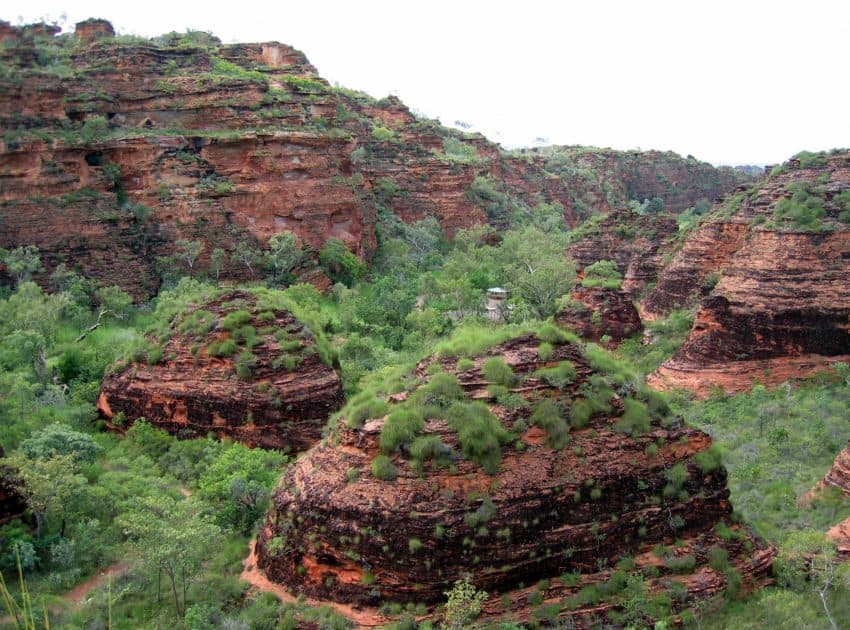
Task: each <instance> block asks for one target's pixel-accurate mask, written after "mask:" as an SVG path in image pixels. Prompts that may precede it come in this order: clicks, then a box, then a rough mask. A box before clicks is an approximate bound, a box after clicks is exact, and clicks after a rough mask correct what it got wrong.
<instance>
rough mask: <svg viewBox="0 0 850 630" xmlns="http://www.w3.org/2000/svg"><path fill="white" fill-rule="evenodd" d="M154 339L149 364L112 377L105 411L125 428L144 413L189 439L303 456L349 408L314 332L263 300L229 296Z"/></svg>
mask: <svg viewBox="0 0 850 630" xmlns="http://www.w3.org/2000/svg"><path fill="white" fill-rule="evenodd" d="M153 341H154V342H158V343H159V345H153V346H151V348H150V349H148V351H147V355H148V358H147V362H142V361H141V360H137V361H135V362H132V363H129V364H128V365H125V366H123V367H120V368H118V369H116V370H114V371H113V372H111V373H110V374H108V375H107V376H106V378H105V379H104V381H103V385H102V386H101V392H100V396H99V398H98V405H97V406H98V409H99V411H100V413H101V414H102V415H103V416H104V417H106V418H107V420H108V421H109V422H110V423H111V424H112V426H114V427H116V428H119V429H120V428H121V427H122V426H124V423H126V422H133V421H135V420H137V419H138V418H140V417H144V418H146V419H147V420H148V421H149V422H150V423H151V424H154V425H156V426H158V427H161V428H163V429H166V430H167V431H169V432H171V433H174V434H175V435H178V436H180V437H202V436H205V435H207V434H208V433H215V434H217V435H220V436H227V437H230V438H233V439H235V440H238V441H241V442H245V443H246V444H249V445H251V446H261V447H264V448H276V449H282V450H290V449H291V450H304V449H306V448H308V447H309V446H311V445H312V444H313V443H314V442H316V441H317V440H318V439H319V438H320V437H321V433H322V427H323V426H324V425H325V423H326V421H327V419H328V416H329V415H330V414H331V413H332V412H333V411H335V410H336V409H338V408H339V407H340V405H341V404H342V400H343V396H342V386H341V383H340V379H339V376H338V375H337V373H336V372H335V371H334V370H333V369H332V368H331V367H329V366H328V365H326V364H325V363H323V362H322V357H321V356H320V353H321V351H322V350H321V348H320V347H317V345H316V340H315V339H314V338H313V336H312V334H311V333H310V331H309V330H308V329H306V328H305V327H304V325H303V324H302V323H300V322H299V321H298V320H296V319H295V317H293V316H292V314H291V313H290V312H289V311H287V310H285V309H283V308H281V307H279V306H278V305H276V304H275V303H273V302H269V301H264V300H263V298H262V297H260V298H258V297H257V296H255V295H253V294H250V293H245V292H242V291H231V292H227V293H224V294H222V295H220V296H218V297H217V298H215V299H214V300H212V301H211V302H209V303H207V304H203V305H201V306H200V307H198V308H195V309H193V310H190V311H187V312H186V313H183V314H182V315H180V316H179V317H178V318H176V320H175V321H174V322H173V323H172V325H171V328H170V329H169V330H168V331H167V332H166V333H165V334H163V335H161V336H160V337H158V338H154V339H153ZM152 353H153V354H152ZM152 357H153V358H152ZM119 413H120V414H123V415H121V416H119V415H118V414H119Z"/></svg>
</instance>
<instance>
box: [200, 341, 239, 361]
mask: <svg viewBox="0 0 850 630" xmlns="http://www.w3.org/2000/svg"><path fill="white" fill-rule="evenodd" d="M238 350H239V346H238V345H237V344H236V342H235V341H234V340H233V339H230V338H228V339H222V340H221V341H214V342H212V343H211V344H210V345H208V346H207V354H208V355H210V356H211V357H230V356H233V355H234V354H236V352H237V351H238Z"/></svg>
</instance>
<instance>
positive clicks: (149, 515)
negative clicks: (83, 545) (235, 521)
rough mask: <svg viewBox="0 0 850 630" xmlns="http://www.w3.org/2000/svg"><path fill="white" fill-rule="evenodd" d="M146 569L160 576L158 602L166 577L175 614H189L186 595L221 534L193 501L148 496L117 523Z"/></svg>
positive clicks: (158, 577) (157, 576) (157, 580)
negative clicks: (187, 612)
mask: <svg viewBox="0 0 850 630" xmlns="http://www.w3.org/2000/svg"><path fill="white" fill-rule="evenodd" d="M117 522H118V524H119V525H120V526H121V527H122V529H123V531H124V534H125V535H126V536H127V537H128V539H129V541H130V546H131V549H132V551H133V553H134V555H136V556H137V557H138V559H139V561H140V563H141V564H142V566H143V567H144V568H146V569H147V570H148V571H150V572H151V573H155V574H156V584H157V594H156V595H157V602H159V601H160V598H161V596H162V577H163V576H165V578H166V580H167V585H168V586H169V587H170V591H171V597H172V600H173V602H174V610H175V611H176V612H177V615H178V616H180V617H182V616H183V615H184V614H185V612H186V595H187V593H188V590H189V586H191V584H192V582H194V581H195V579H196V578H197V576H198V573H199V572H200V570H201V565H202V562H203V561H204V559H205V557H206V555H207V553H208V550H209V549H210V546H211V545H213V544H215V543H216V541H218V540H219V539H220V536H221V530H220V529H219V527H218V526H217V525H215V524H214V523H212V522H211V521H210V520H209V517H208V516H206V515H205V514H204V513H203V510H202V508H201V506H200V505H198V504H197V503H196V502H195V501H194V500H193V499H191V498H188V499H182V500H177V499H173V498H171V497H168V496H148V497H145V498H144V499H142V500H141V501H139V502H138V503H137V504H136V505H134V507H133V508H132V509H131V510H129V511H128V512H126V513H124V514H122V515H121V516H120V517H119V518H118V519H117Z"/></svg>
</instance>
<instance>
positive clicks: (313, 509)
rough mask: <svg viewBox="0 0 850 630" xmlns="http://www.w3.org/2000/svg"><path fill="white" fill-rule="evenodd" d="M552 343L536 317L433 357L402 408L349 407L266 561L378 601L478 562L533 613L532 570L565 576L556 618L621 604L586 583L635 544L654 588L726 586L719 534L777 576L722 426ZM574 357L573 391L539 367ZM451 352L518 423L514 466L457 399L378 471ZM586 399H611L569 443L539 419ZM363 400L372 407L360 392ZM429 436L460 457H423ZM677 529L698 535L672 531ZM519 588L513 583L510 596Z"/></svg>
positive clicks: (483, 580) (282, 508)
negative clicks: (483, 461)
mask: <svg viewBox="0 0 850 630" xmlns="http://www.w3.org/2000/svg"><path fill="white" fill-rule="evenodd" d="M539 345H540V341H539V339H538V338H537V337H536V336H534V335H532V334H527V335H523V336H520V337H517V338H514V339H512V340H509V341H507V342H505V343H503V344H501V345H499V346H496V347H494V348H492V349H491V350H489V351H487V352H485V353H483V354H482V355H479V356H476V357H475V358H474V359H473V366H472V367H468V368H467V369H464V370H462V371H458V369H457V367H456V366H457V358H453V357H446V358H442V359H438V358H431V359H428V360H426V361H423V362H421V363H420V364H419V365H418V366H417V368H416V370H415V372H414V375H413V376H414V378H415V381H414V382H415V383H416V382H418V383H420V385H419V386H418V388H416V386H415V385H414V386H413V387H414V389H413V391H407V390H402V391H401V392H399V393H396V394H393V395H391V396H390V397H389V401H390V408H389V413H390V415H389V417H388V416H383V417H380V418H372V419H367V420H366V421H365V424H363V426H362V427H360V428H352V427H349V426H348V424H347V423H346V422H345V421H344V420H341V421H340V424H339V426H338V427H337V428H336V429H335V433H334V434H333V436H332V437H331V438H330V439H329V440H328V441H327V442H326V443H322V444H320V445H317V446H316V447H314V448H313V449H311V450H310V451H309V452H308V453H307V454H306V455H305V456H304V457H302V458H301V459H300V460H299V461H298V462H297V463H296V464H295V465H294V466H292V467H291V468H290V469H289V470H288V471H287V473H286V475H285V476H284V478H283V479H282V481H281V483H280V485H279V489H278V490H277V492H276V494H275V496H274V499H273V505H272V507H271V509H270V513H269V517H268V520H267V522H266V525H265V527H264V528H263V530H262V532H261V534H260V537H259V540H258V561H259V564H260V566H261V568H263V569H264V570H265V571H266V573H267V574H268V576H269V577H270V578H271V579H272V580H273V581H275V582H278V583H281V584H284V585H286V586H287V587H288V588H289V589H290V590H291V591H292V592H295V593H304V594H306V595H308V596H311V597H318V598H321V599H326V600H332V601H337V602H348V603H356V604H361V605H370V604H376V603H377V602H379V601H381V600H398V601H417V602H435V601H438V600H441V599H443V597H444V595H443V593H444V592H445V591H447V590H449V589H450V588H451V586H452V585H453V583H454V582H455V580H457V579H459V578H460V577H461V576H463V575H465V574H467V573H471V574H472V575H473V579H474V582H475V584H476V586H478V587H479V588H482V589H484V590H486V591H487V592H488V593H490V595H491V599H490V600H489V601H488V602H487V604H486V606H485V609H486V613H487V614H488V615H498V614H504V613H510V614H511V615H513V616H514V617H516V618H519V619H527V618H529V617H530V616H531V615H532V614H533V612H534V609H535V605H534V604H532V602H533V601H534V598H535V597H537V596H535V595H534V594H533V593H532V591H533V590H534V589H524V588H523V587H522V584H523V583H524V584H533V583H536V582H537V581H538V580H542V579H550V578H551V581H550V582H549V583H548V585H547V586H546V588H545V589H544V591H545V592H544V593H543V596H542V599H543V601H544V602H545V603H546V604H553V603H555V604H558V606H556V611H555V613H554V616H555V617H557V616H567V615H574V616H575V617H576V618H577V619H582V618H587V617H588V616H589V615H598V614H602V615H604V614H605V612H606V610H608V609H609V608H610V607H615V606H616V605H617V602H618V597H617V596H616V595H614V596H611V597H608V598H602V599H596V600H593V601H592V602H589V601H584V602H582V601H581V600H580V598H578V597H576V594H577V593H578V591H579V590H580V589H581V588H582V587H584V586H588V585H592V584H595V585H597V586H599V585H600V584H602V583H605V582H606V581H608V580H609V579H610V578H611V576H612V573H613V572H614V569H613V567H614V565H615V564H616V563H617V562H619V561H620V560H622V559H623V558H625V557H627V556H628V557H632V556H633V557H634V559H635V563H636V567H635V569H634V571H638V572H640V571H649V569H648V567H649V566H650V565H652V566H656V567H658V569H657V571H658V573H657V574H656V576H655V577H653V578H651V579H650V580H649V585H650V587H651V589H653V590H656V589H658V590H660V589H662V588H665V587H662V584H663V583H666V582H667V581H668V580H672V581H673V582H678V583H681V584H682V588H683V589H684V591H686V592H687V595H686V596H685V598H686V599H687V600H688V601H690V600H691V599H693V598H696V597H703V596H708V595H710V594H712V593H716V592H718V591H719V590H721V589H722V588H723V587H724V584H725V582H726V577H725V574H724V572H723V570H717V569H716V568H711V567H710V566H708V565H707V554H708V553H709V550H710V549H712V548H713V547H715V546H719V547H723V548H725V549H726V550H727V551H728V554H729V558H730V562H731V565H730V566H732V567H734V569H735V571H737V572H739V573H740V574H741V575H742V576H743V579H744V583H745V585H746V588H753V587H754V586H756V585H759V584H763V583H765V582H766V581H768V580H769V568H770V564H771V558H772V554H773V552H774V550H773V549H772V548H771V547H769V546H766V545H764V544H763V543H762V542H760V541H758V540H756V539H755V538H753V537H752V536H751V535H750V534H749V533H748V532H747V531H746V530H745V529H744V528H743V527H741V526H738V525H730V526H729V527H731V532H732V533H731V534H730V530H728V529H727V525H726V524H725V523H726V519H727V517H728V516H729V515H730V513H731V506H730V504H729V501H728V496H729V491H728V490H727V488H726V472H725V470H724V469H723V468H722V467H721V466H719V465H717V462H716V460H715V459H714V453H713V451H710V450H709V448H710V445H711V438H710V437H709V436H708V435H706V434H705V433H702V432H700V431H698V430H696V429H691V428H687V427H684V426H682V425H681V423H680V422H679V421H678V420H677V419H676V418H673V417H670V416H667V415H664V411H663V409H662V408H661V406H660V405H659V404H658V400H657V399H656V398H654V397H653V394H652V393H651V392H650V391H649V390H646V389H642V390H640V392H632V391H630V390H629V389H628V388H627V387H624V386H620V387H619V392H620V393H619V394H616V393H615V392H614V389H612V388H611V387H610V385H609V383H611V382H612V379H613V378H614V377H609V376H604V375H603V374H601V373H598V372H595V371H594V370H593V368H592V367H591V366H590V361H589V360H588V359H587V358H585V357H584V356H582V354H581V351H580V350H579V348H578V346H576V345H573V344H570V343H563V342H558V343H554V344H553V349H554V354H553V356H552V357H551V358H550V359H549V360H547V361H541V360H540V359H539V357H538V347H539ZM492 357H503V358H504V360H505V361H506V362H507V364H508V365H510V366H511V367H512V369H513V371H514V373H515V374H516V375H517V376H518V377H519V381H518V382H517V383H515V385H514V386H513V387H512V390H511V391H512V392H513V393H514V394H515V395H516V396H519V397H521V398H520V402H522V401H524V404H523V405H522V406H518V404H517V400H516V399H515V398H511V397H507V398H500V399H499V400H503V402H504V404H499V403H497V402H496V400H495V399H493V397H492V390H490V391H488V381H487V380H486V379H485V378H484V376H483V371H482V370H483V367H482V366H483V364H484V362H485V361H486V360H488V359H489V358H492ZM596 360H599V358H598V357H597V358H596V359H594V361H596ZM564 361H568V362H570V363H571V364H572V365H573V366H574V368H575V373H574V375H573V378H572V379H571V380H570V379H566V380H567V382H566V383H562V384H563V390H559V389H556V388H555V387H554V386H552V385H549V384H547V382H546V380H545V377H544V374H541V373H538V372H536V371H537V370H538V369H541V368H549V367H555V366H559V365H560V366H562V365H563V364H562V362H564ZM436 366H439V367H441V368H442V369H443V370H445V371H447V372H448V373H450V374H457V378H458V380H459V383H460V385H461V387H462V390H463V394H462V395H461V396H462V398H463V397H465V398H463V399H464V400H465V401H466V402H465V403H463V404H473V405H474V403H470V401H478V404H479V405H481V404H484V405H486V406H485V407H484V408H485V409H489V411H490V412H492V413H493V414H494V415H495V418H496V420H495V422H498V423H499V425H501V427H503V430H504V431H506V432H507V434H508V437H507V438H506V439H505V440H504V441H505V442H506V444H505V445H504V447H503V450H502V453H501V465H500V467H499V468H498V471H497V472H496V471H494V474H488V473H486V472H485V471H484V470H483V469H482V467H481V466H480V465H478V464H477V463H475V462H474V461H470V459H469V458H468V457H472V456H473V454H470V453H469V452H467V451H466V450H465V447H464V445H463V441H462V440H460V438H459V434H458V433H457V431H456V430H455V429H457V426H455V428H454V429H453V428H452V427H451V422H452V420H451V414H452V412H451V411H449V412H440V411H439V409H437V410H436V411H435V410H434V407H433V406H431V407H430V409H431V411H430V412H426V414H425V415H426V420H425V424H424V426H423V427H422V429H421V431H420V433H419V437H418V438H416V439H413V437H412V436H410V440H413V441H412V443H411V442H410V441H408V442H406V443H405V445H403V446H402V447H401V448H397V449H396V450H394V451H392V452H391V453H390V457H391V460H392V462H393V464H394V466H395V467H396V468H397V474H398V476H397V478H395V479H394V480H387V481H382V480H381V479H378V478H376V476H375V475H374V474H373V472H372V469H371V468H370V466H371V465H372V462H373V461H375V459H376V457H377V456H378V454H379V453H380V452H381V449H382V448H386V444H382V442H383V441H384V440H385V438H386V435H383V434H384V433H386V431H385V430H384V427H385V425H387V423H392V422H394V421H393V420H391V418H393V417H394V415H393V414H394V410H398V409H403V408H404V407H405V404H406V401H411V402H412V408H414V409H417V408H421V407H420V406H421V405H425V406H426V407H427V406H428V405H429V404H432V403H429V402H427V401H432V400H434V399H432V398H429V397H428V396H430V394H429V395H427V396H425V398H422V393H421V392H423V391H432V390H428V388H429V387H430V386H431V383H432V382H433V379H435V378H436V377H434V376H429V375H433V374H434V373H435V372H434V368H435V367H436ZM441 378H442V377H441ZM408 382H410V381H408ZM500 396H504V393H503V394H500ZM641 396H643V397H646V398H647V399H648V400H649V401H650V402H649V403H648V404H649V405H650V406H651V407H653V408H654V409H657V412H652V417H653V419H652V421H651V422H650V421H649V419H648V418H647V417H646V416H644V417H645V419H646V425H645V426H642V427H641V428H634V430H633V433H634V435H632V434H630V433H629V429H628V428H627V427H625V423H629V422H630V418H631V419H633V418H634V416H633V414H634V413H636V412H638V413H644V414H645V413H648V412H647V406H646V404H645V403H644V402H641V401H640V400H639V398H640V397H641ZM582 400H596V402H597V406H596V407H595V408H596V409H597V411H596V412H595V413H593V414H592V415H591V417H590V419H589V422H587V423H586V424H584V423H583V422H582V421H579V420H578V419H577V417H576V418H573V423H574V424H575V427H573V428H572V430H571V431H570V433H569V437H568V441H569V444H568V445H565V444H564V442H565V441H566V440H563V441H561V442H560V443H559V444H555V443H554V442H555V441H557V440H559V439H563V437H564V436H563V435H562V436H561V438H558V430H557V429H555V428H552V429H544V428H542V427H541V426H539V425H538V424H535V420H534V416H532V417H531V418H529V416H530V414H531V413H532V412H531V409H530V407H535V409H536V410H537V409H539V407H538V406H539V405H540V404H549V403H548V402H547V403H542V401H549V402H551V401H557V404H560V405H563V407H561V412H560V416H559V420H558V421H557V422H565V420H564V418H567V417H572V412H570V411H569V409H570V408H571V407H572V409H575V408H576V407H581V406H582V405H584V404H585V403H583V402H581V401H582ZM653 401H654V402H653ZM408 408H410V407H408ZM479 408H480V407H479ZM345 413H351V414H356V413H357V411H356V406H355V407H352V406H349V407H348V408H347V410H346V411H345V412H344V413H343V418H344V417H345ZM579 415H580V414H579ZM353 417H354V415H352V418H353ZM388 418H390V419H388ZM446 418H449V419H448V420H447V419H446ZM470 422H471V421H470ZM557 422H556V423H557ZM353 424H355V425H356V424H357V423H356V422H354V423H353ZM463 426H465V425H463V424H461V425H460V427H461V431H463V430H464V429H463ZM564 428H565V430H569V429H566V427H564ZM484 433H487V432H486V431H485V432H484ZM490 435H492V432H491V433H490ZM423 436H425V437H423ZM477 437H478V438H480V437H482V436H481V435H478V436H477ZM437 438H439V439H437ZM493 439H495V438H493ZM428 440H431V441H432V446H434V448H433V450H432V452H433V453H438V454H439V455H437V457H442V458H443V459H444V462H443V465H438V464H437V463H436V462H435V461H434V460H427V459H426V460H424V461H417V460H416V456H415V455H414V454H415V453H416V452H421V451H420V447H421V446H422V443H423V442H427V441H428ZM461 452H464V453H466V454H467V456H468V457H464V456H461V455H460V453H461ZM479 454H480V452H479ZM674 540H679V541H681V543H682V544H681V546H679V547H677V548H675V549H674V548H669V549H663V550H662V549H661V548H658V547H656V545H659V544H671V543H673V541H674ZM653 548H655V551H656V552H657V553H658V554H660V556H659V555H656V554H654V553H653V551H652V550H653ZM747 548H748V549H749V551H747ZM685 556H691V557H692V560H693V564H690V562H691V558H686V559H685V560H684V561H685V563H686V564H687V565H688V568H687V569H686V570H684V571H683V572H681V573H680V574H676V575H674V574H673V573H672V571H671V568H670V567H672V566H675V565H676V563H677V562H682V561H683V560H682V558H684V557H685ZM676 558H679V560H678V561H677V560H676ZM573 571H575V572H580V573H581V575H580V576H579V575H578V573H576V577H575V582H571V581H570V580H567V579H558V576H561V575H563V574H565V573H569V572H573ZM655 571H656V570H655V569H653V570H652V572H653V573H654V572H655ZM620 577H622V575H621V576H620ZM502 593H508V600H509V602H510V604H509V605H507V606H505V605H504V603H503V600H502V599H501V594H502ZM564 598H566V599H564ZM537 603H540V601H538V602H537Z"/></svg>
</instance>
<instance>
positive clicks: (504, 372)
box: [481, 357, 516, 387]
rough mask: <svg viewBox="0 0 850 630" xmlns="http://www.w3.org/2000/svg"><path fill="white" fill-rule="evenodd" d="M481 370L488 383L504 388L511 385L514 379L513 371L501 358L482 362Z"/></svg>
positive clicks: (492, 358)
mask: <svg viewBox="0 0 850 630" xmlns="http://www.w3.org/2000/svg"><path fill="white" fill-rule="evenodd" d="M481 370H482V372H483V373H484V378H486V379H487V380H488V381H490V382H491V383H496V384H497V385H504V386H505V387H510V386H511V385H513V382H514V380H515V378H516V376H515V375H514V371H513V370H512V369H511V367H510V366H509V365H508V364H507V363H505V360H504V359H503V358H502V357H490V358H489V359H487V360H486V361H484V365H482V367H481Z"/></svg>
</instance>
